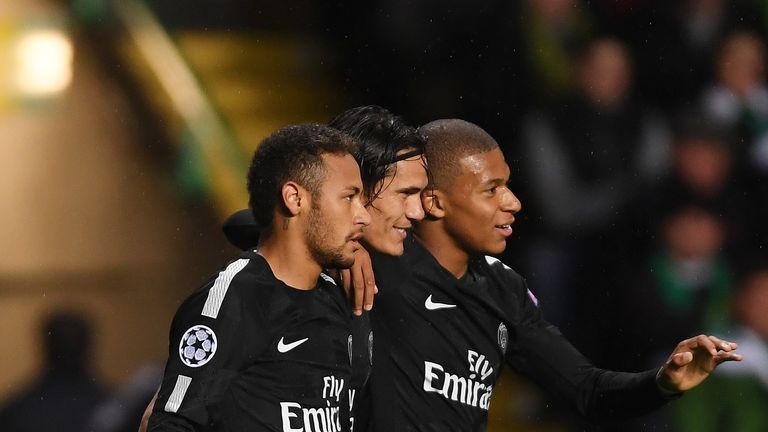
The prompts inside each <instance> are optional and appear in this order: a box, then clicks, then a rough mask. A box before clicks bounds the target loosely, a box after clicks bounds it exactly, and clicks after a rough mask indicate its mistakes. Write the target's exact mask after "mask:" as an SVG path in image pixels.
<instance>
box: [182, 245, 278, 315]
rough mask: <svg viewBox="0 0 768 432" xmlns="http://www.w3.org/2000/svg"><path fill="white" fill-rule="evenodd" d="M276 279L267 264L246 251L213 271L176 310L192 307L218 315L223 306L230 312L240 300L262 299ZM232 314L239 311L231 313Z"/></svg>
mask: <svg viewBox="0 0 768 432" xmlns="http://www.w3.org/2000/svg"><path fill="white" fill-rule="evenodd" d="M277 283H279V281H277V280H276V279H275V277H274V275H272V272H271V270H270V268H269V265H268V264H267V262H266V261H265V260H264V258H263V257H261V256H260V255H259V254H257V253H256V252H255V251H245V252H243V253H241V254H240V255H239V256H237V257H235V258H234V259H232V260H230V261H229V262H228V263H227V264H225V265H224V266H222V267H221V268H220V269H219V271H217V272H215V273H214V274H212V275H211V276H210V277H209V278H208V280H207V281H206V283H204V284H203V285H202V287H200V289H198V290H197V291H196V292H195V293H193V294H192V295H191V296H190V297H189V298H187V300H186V301H185V302H184V303H183V304H182V306H181V307H180V309H179V312H181V313H183V312H184V311H191V312H195V313H200V314H202V315H204V316H209V317H212V318H217V317H218V316H219V315H220V313H221V312H222V310H223V309H225V310H228V311H229V312H230V314H231V313H232V312H233V307H236V309H238V310H239V309H242V303H243V302H248V303H251V304H253V305H259V304H263V303H265V301H264V300H266V299H265V298H264V297H265V296H267V297H268V296H270V295H271V292H272V291H273V288H274V287H275V286H276V285H277ZM234 315H235V316H237V315H239V313H236V314H234Z"/></svg>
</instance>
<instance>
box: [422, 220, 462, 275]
mask: <svg viewBox="0 0 768 432" xmlns="http://www.w3.org/2000/svg"><path fill="white" fill-rule="evenodd" d="M433 224H435V225H433ZM436 224H437V222H427V223H426V224H425V223H423V222H422V223H420V226H419V227H418V229H415V230H414V235H415V237H416V239H417V240H418V241H419V242H420V243H421V244H422V245H424V247H425V248H426V249H427V250H428V251H429V253H431V254H432V256H434V257H435V259H436V260H437V262H438V263H440V265H441V266H443V268H445V269H446V270H448V271H449V272H451V274H452V275H453V276H454V277H455V278H456V279H459V278H461V277H462V276H464V274H465V273H467V268H468V267H469V254H468V253H467V252H465V251H464V250H463V249H462V248H461V247H460V246H459V245H458V244H457V243H456V240H454V238H453V237H451V236H449V235H448V234H447V233H446V232H445V231H444V230H442V228H441V227H438V226H436Z"/></svg>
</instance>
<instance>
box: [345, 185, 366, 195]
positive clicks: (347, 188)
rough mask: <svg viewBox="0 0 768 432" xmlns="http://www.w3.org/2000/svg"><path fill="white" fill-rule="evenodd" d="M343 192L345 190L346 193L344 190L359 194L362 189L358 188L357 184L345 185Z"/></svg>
mask: <svg viewBox="0 0 768 432" xmlns="http://www.w3.org/2000/svg"><path fill="white" fill-rule="evenodd" d="M344 192H345V193H346V192H352V193H354V194H355V195H360V193H361V192H362V189H360V188H359V187H357V186H347V187H345V188H344Z"/></svg>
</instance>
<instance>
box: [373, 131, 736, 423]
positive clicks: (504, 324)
mask: <svg viewBox="0 0 768 432" xmlns="http://www.w3.org/2000/svg"><path fill="white" fill-rule="evenodd" d="M420 131H422V132H424V133H425V135H426V136H427V146H426V157H427V160H429V163H430V172H431V174H432V177H431V182H430V185H429V186H428V187H427V188H426V189H425V192H424V193H423V194H422V202H423V206H424V210H425V212H426V217H425V218H424V219H423V220H422V221H421V222H419V223H417V224H416V225H415V227H414V236H413V237H411V238H408V239H406V241H405V252H404V254H403V255H402V256H401V257H399V258H396V259H395V258H392V257H388V256H381V255H380V254H377V253H376V252H375V251H371V259H372V262H373V267H374V272H375V276H376V282H377V285H378V286H379V287H381V290H380V292H379V295H378V297H377V299H376V307H375V309H374V310H373V313H372V314H373V316H372V319H371V321H372V323H373V329H374V332H375V334H376V344H375V345H374V357H373V358H374V360H373V361H374V365H375V366H374V368H373V371H372V375H371V380H370V386H371V388H370V392H371V394H372V396H373V398H372V402H373V403H372V405H371V408H372V417H371V419H370V420H369V423H370V424H371V425H372V430H374V431H382V432H385V431H464V432H466V431H484V430H485V429H486V425H487V417H488V408H489V406H490V400H491V395H492V392H493V388H494V386H495V384H496V381H497V379H498V377H499V374H500V371H501V368H502V367H503V366H504V364H507V365H509V366H511V367H512V369H514V370H516V371H517V372H518V373H521V374H524V375H527V376H528V377H530V378H531V379H532V380H533V381H535V382H536V383H538V384H539V385H540V386H542V387H544V388H545V389H546V390H547V391H549V392H550V393H551V394H553V395H556V396H558V397H560V398H563V399H565V400H566V401H568V402H569V403H570V404H571V405H572V406H573V407H574V408H575V409H576V410H577V411H578V412H579V413H580V414H581V415H583V416H585V417H586V418H588V419H590V420H598V421H599V420H606V419H622V418H628V417H631V416H637V415H641V414H643V413H646V412H648V411H650V410H652V409H654V408H656V407H658V406H661V405H662V404H664V403H665V402H666V401H668V400H670V399H671V398H672V397H674V395H677V394H679V393H680V392H683V391H685V390H688V389H690V388H692V387H695V386H696V385H698V384H699V383H700V382H701V381H703V380H704V379H705V378H706V377H707V376H708V375H709V374H710V373H711V372H712V371H713V370H714V368H715V367H716V366H717V365H718V364H719V363H721V362H723V361H729V360H740V358H741V357H740V356H739V355H737V354H735V353H733V352H732V351H733V350H734V349H735V348H736V346H735V344H731V343H728V342H725V341H722V340H720V339H717V338H715V337H712V336H709V337H706V336H698V337H696V338H692V339H689V340H686V341H683V342H681V343H680V344H679V345H678V346H677V348H676V349H675V350H674V352H673V353H672V355H671V356H670V357H669V360H668V361H667V363H666V364H665V365H663V366H662V367H661V368H660V369H657V370H649V371H646V372H642V373H636V374H633V373H620V372H612V371H607V370H602V369H598V368H596V367H594V366H593V365H592V364H591V363H590V362H589V361H588V360H587V359H586V358H584V357H583V356H582V355H581V354H580V353H579V352H578V351H577V350H576V349H575V348H574V347H573V346H572V345H571V344H570V343H569V342H568V341H567V340H565V338H563V336H562V335H561V334H560V332H559V331H558V330H557V329H556V328H555V327H553V326H552V325H550V324H549V323H547V322H546V321H544V319H543V317H542V313H541V311H540V310H539V309H538V302H537V300H536V299H535V297H534V296H533V294H531V292H530V291H529V290H528V288H527V286H526V283H525V281H524V280H523V278H522V277H520V275H518V274H517V273H516V272H514V271H513V270H512V269H510V268H509V267H507V266H506V265H504V264H503V263H502V262H500V261H499V260H498V259H496V258H493V257H492V256H490V255H496V254H499V253H501V252H503V251H504V249H505V247H506V239H507V238H508V237H509V236H510V235H511V234H512V225H513V223H514V220H515V215H516V214H517V213H518V212H519V211H520V210H521V204H520V201H519V200H518V199H517V197H516V196H515V195H514V194H513V193H512V192H511V191H510V190H509V188H508V186H507V183H508V181H509V175H510V170H509V167H508V166H507V163H506V162H505V160H504V156H503V154H502V152H501V150H500V149H499V147H498V144H497V143H496V141H495V140H494V139H493V138H492V137H491V136H490V135H488V134H487V133H486V132H485V131H483V130H482V129H481V128H480V127H478V126H476V125H474V124H472V123H469V122H465V121H463V120H438V121H434V122H431V123H429V124H427V125H425V126H423V127H422V128H421V129H420ZM586 204H588V203H585V205H586Z"/></svg>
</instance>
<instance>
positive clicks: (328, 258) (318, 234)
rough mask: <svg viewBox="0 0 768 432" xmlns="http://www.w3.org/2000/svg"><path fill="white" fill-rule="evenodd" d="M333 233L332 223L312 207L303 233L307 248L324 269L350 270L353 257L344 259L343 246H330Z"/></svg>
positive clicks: (316, 208) (317, 209) (318, 209)
mask: <svg viewBox="0 0 768 432" xmlns="http://www.w3.org/2000/svg"><path fill="white" fill-rule="evenodd" d="M332 232H333V223H332V222H331V221H330V220H329V218H328V217H325V216H324V215H323V213H322V211H320V208H319V207H315V206H314V205H313V206H312V209H311V210H310V212H309V216H308V217H307V228H306V231H305V232H304V238H305V239H306V241H307V248H308V249H309V253H310V255H311V256H312V259H313V260H315V262H317V263H318V264H320V266H321V267H322V268H324V269H326V268H339V269H346V268H350V267H351V266H352V264H353V263H354V261H355V260H354V257H352V258H345V257H344V246H345V245H346V241H345V242H344V244H342V245H340V246H333V245H331V244H330V242H331V240H330V237H331V233H332Z"/></svg>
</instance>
